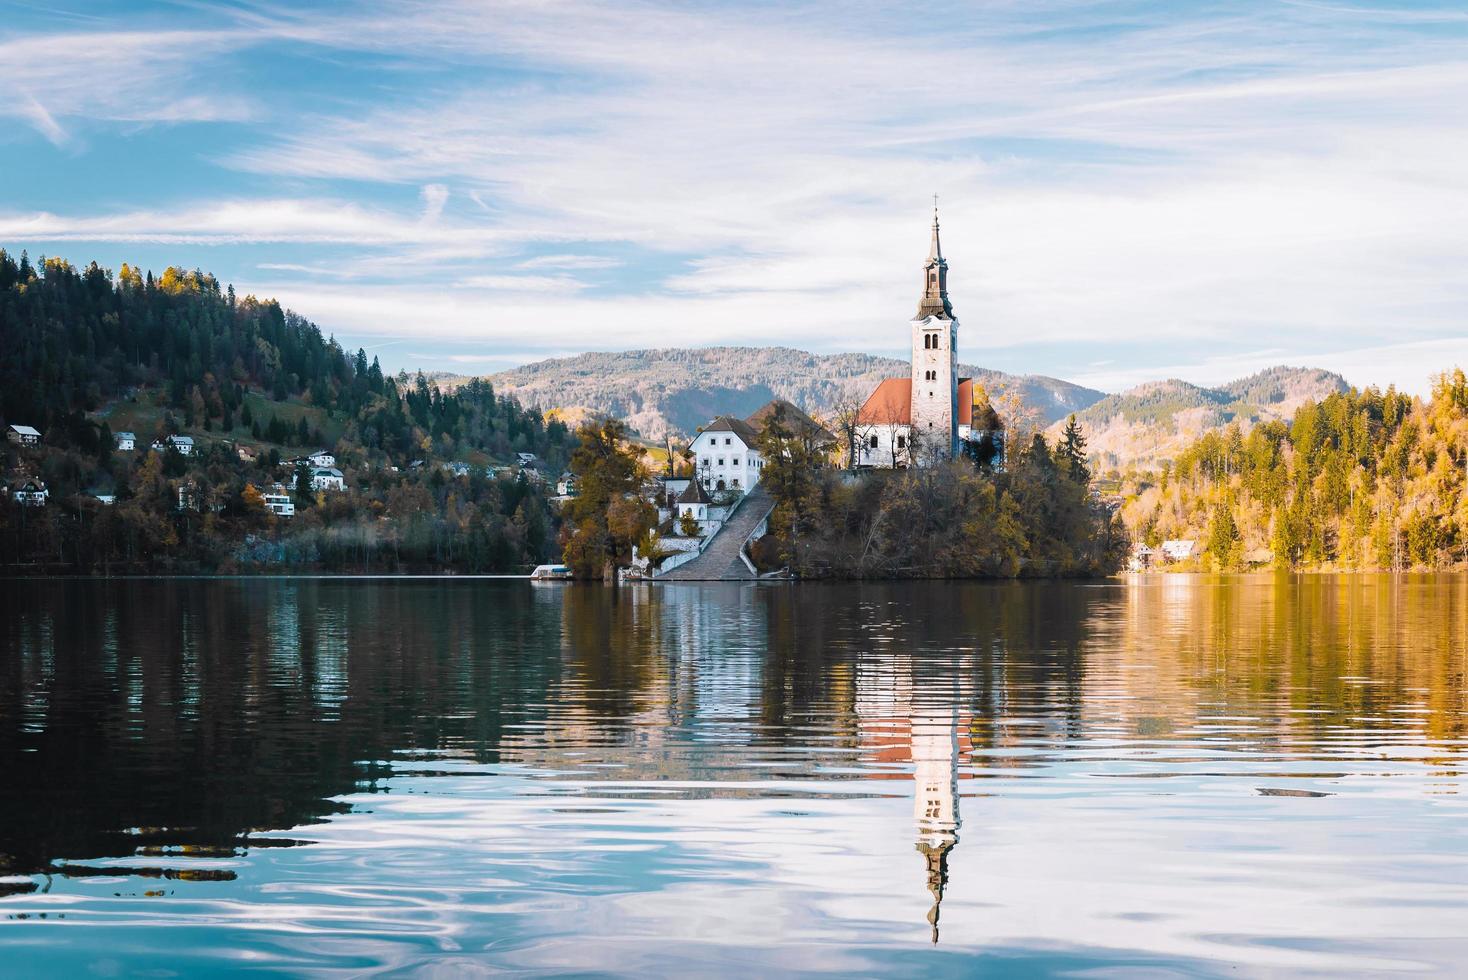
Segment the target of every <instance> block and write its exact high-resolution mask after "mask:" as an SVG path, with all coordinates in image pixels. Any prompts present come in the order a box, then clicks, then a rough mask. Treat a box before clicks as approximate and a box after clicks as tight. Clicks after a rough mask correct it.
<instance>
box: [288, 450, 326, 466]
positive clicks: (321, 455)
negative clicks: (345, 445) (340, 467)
mask: <svg viewBox="0 0 1468 980" xmlns="http://www.w3.org/2000/svg"><path fill="white" fill-rule="evenodd" d="M285 463H286V465H287V466H298V465H300V464H301V463H305V464H306V465H307V466H313V467H332V466H335V465H336V456H335V454H333V453H331V452H329V451H327V450H325V449H321V450H318V451H316V452H314V453H312V454H311V455H309V456H297V457H296V458H295V459H288V460H286V461H285Z"/></svg>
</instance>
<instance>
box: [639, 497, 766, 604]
mask: <svg viewBox="0 0 1468 980" xmlns="http://www.w3.org/2000/svg"><path fill="white" fill-rule="evenodd" d="M774 509H775V501H774V498H773V497H771V496H770V495H769V494H768V493H765V488H764V487H762V486H759V485H758V484H756V485H755V488H754V489H753V490H751V491H749V493H748V495H746V496H745V498H744V501H743V503H741V504H740V505H739V509H738V510H736V511H735V512H734V516H733V517H731V518H730V519H729V520H728V521H727V522H725V524H724V526H723V527H721V528H720V529H719V533H718V534H716V535H714V539H713V540H712V541H710V542H709V543H708V546H707V547H706V548H704V549H703V554H701V555H699V556H698V557H697V558H695V559H693V560H692V561H690V562H688V563H687V564H684V565H679V566H678V567H677V568H675V569H673V570H672V571H671V572H668V573H667V574H666V575H659V576H657V578H656V581H658V582H737V581H739V580H741V579H743V580H745V581H753V580H754V578H755V575H754V573H753V572H751V571H750V570H749V566H748V565H746V564H744V560H743V559H742V558H740V557H739V552H740V549H742V548H743V547H744V542H746V541H748V540H749V536H750V535H751V534H753V533H754V530H755V528H757V527H759V525H760V522H761V521H763V520H764V519H765V518H766V517H769V516H770V511H772V510H774Z"/></svg>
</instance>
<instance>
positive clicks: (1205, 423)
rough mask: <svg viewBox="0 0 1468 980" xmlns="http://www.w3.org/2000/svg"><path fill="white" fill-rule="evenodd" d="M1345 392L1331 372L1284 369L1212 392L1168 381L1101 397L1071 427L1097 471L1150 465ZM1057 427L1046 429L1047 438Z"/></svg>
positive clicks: (1343, 382)
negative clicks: (1214, 434)
mask: <svg viewBox="0 0 1468 980" xmlns="http://www.w3.org/2000/svg"><path fill="white" fill-rule="evenodd" d="M1349 388H1350V385H1349V384H1348V383H1347V382H1346V379H1345V378H1343V377H1342V376H1341V375H1339V374H1336V373H1334V372H1332V371H1326V370H1323V369H1321V368H1303V367H1289V366H1285V365H1277V366H1275V367H1270V368H1265V369H1263V370H1262V371H1256V372H1255V373H1254V374H1251V375H1247V376H1246V377H1243V378H1238V379H1235V380H1233V381H1229V382H1227V383H1225V384H1221V385H1217V386H1215V387H1206V386H1203V385H1195V384H1192V383H1191V382H1187V381H1183V380H1181V379H1179V378H1167V379H1164V380H1161V381H1148V382H1144V383H1143V384H1140V385H1137V386H1135V387H1133V388H1129V389H1127V390H1126V391H1123V392H1119V393H1117V394H1114V395H1107V396H1106V397H1105V398H1102V399H1100V400H1098V401H1096V402H1094V403H1092V404H1091V405H1088V406H1086V408H1084V409H1082V410H1081V411H1079V412H1077V413H1076V421H1077V422H1079V423H1080V425H1081V428H1082V431H1083V432H1084V433H1085V436H1086V441H1087V447H1086V448H1087V451H1088V453H1089V455H1090V457H1091V459H1092V460H1093V462H1095V463H1097V464H1099V465H1100V466H1101V468H1103V469H1107V468H1111V469H1116V468H1121V467H1125V466H1127V465H1141V466H1155V465H1156V464H1158V463H1160V462H1162V461H1163V460H1165V459H1168V458H1170V457H1171V456H1173V455H1175V454H1176V453H1177V452H1178V451H1179V450H1181V449H1182V448H1184V447H1185V446H1187V445H1188V444H1189V443H1191V442H1193V441H1194V440H1196V439H1197V438H1199V437H1200V436H1202V435H1204V434H1205V433H1207V432H1209V431H1212V430H1215V429H1221V428H1224V427H1225V426H1227V425H1230V424H1232V423H1234V422H1238V423H1240V424H1241V425H1243V427H1244V428H1245V429H1248V428H1251V427H1252V426H1254V425H1257V424H1258V423H1260V422H1265V421H1270V420H1274V419H1278V420H1288V419H1289V418H1291V417H1292V416H1293V415H1294V413H1295V409H1297V408H1299V407H1300V405H1302V404H1303V403H1304V402H1306V401H1307V400H1308V401H1319V400H1321V399H1322V398H1325V397H1326V396H1327V395H1330V394H1333V393H1335V392H1344V391H1347V390H1349ZM1060 426H1061V423H1055V424H1052V425H1051V428H1050V435H1051V436H1052V437H1053V436H1055V435H1057V434H1058V433H1059V429H1060Z"/></svg>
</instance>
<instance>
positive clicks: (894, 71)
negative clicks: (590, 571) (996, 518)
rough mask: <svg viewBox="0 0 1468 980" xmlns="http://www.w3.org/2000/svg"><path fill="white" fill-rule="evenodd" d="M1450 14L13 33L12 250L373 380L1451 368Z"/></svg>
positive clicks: (1464, 258) (1308, 12) (1456, 317)
mask: <svg viewBox="0 0 1468 980" xmlns="http://www.w3.org/2000/svg"><path fill="white" fill-rule="evenodd" d="M1465 41H1468V10H1465V9H1464V8H1463V7H1462V5H1461V4H1457V5H1450V4H1446V3H1443V4H1432V3H1412V4H1408V3H1384V2H1378V3H1345V2H1339V3H1338V2H1330V0H1322V2H1290V3H1284V2H1260V3H1251V2H1247V0H1241V2H1232V3H1173V2H1169V3H1140V2H1132V3H1104V2H1079V0H1074V2H1073V0H1025V2H1007V0H995V2H988V3H983V4H952V5H945V4H924V5H913V4H910V3H896V4H884V3H875V2H869V3H856V4H839V5H837V4H830V5H824V4H799V3H750V4H729V3H724V4H709V5H697V4H685V3H677V4H660V3H638V2H631V3H628V2H618V3H587V2H575V0H573V2H564V3H556V2H536V3H491V2H463V3H455V2H443V3H432V4H427V3H425V4H414V3H390V4H389V3H383V4H371V3H367V4H355V3H341V4H275V3H264V4H257V3H249V2H235V3H209V2H187V0H186V2H176V3H112V4H108V3H95V2H89V3H80V2H70V0H63V2H61V3H54V4H53V3H40V2H33V0H0V89H3V90H4V91H5V92H7V93H8V95H7V97H6V98H5V99H3V100H0V178H3V181H4V184H3V186H4V188H5V192H4V194H3V195H0V246H3V247H5V248H7V249H10V250H12V251H18V250H20V249H21V248H25V249H29V250H30V252H31V253H32V255H36V254H41V253H45V254H49V255H62V256H65V257H67V258H69V259H71V260H72V261H75V262H85V261H88V260H91V259H93V258H95V259H97V260H98V261H100V262H102V263H103V264H105V265H108V266H111V267H113V268H114V269H115V268H116V267H117V266H119V265H120V264H121V263H122V262H123V261H128V262H131V263H134V264H141V265H143V266H145V267H150V268H154V269H161V268H162V267H163V266H165V265H168V264H178V265H185V266H189V267H200V268H204V269H208V270H211V271H213V272H215V273H216V274H218V275H219V276H220V277H221V278H223V279H225V280H227V281H231V282H233V283H235V284H236V287H237V289H238V290H240V291H241V292H253V293H256V294H258V295H273V296H277V297H279V298H280V299H281V300H282V301H283V302H285V303H286V304H287V305H289V306H291V307H292V308H294V309H296V310H298V311H299V312H301V313H302V314H304V315H306V316H308V317H310V318H311V319H313V320H315V321H316V322H317V323H319V324H320V325H321V326H322V327H323V329H325V330H327V331H329V332H332V333H335V334H336V336H337V337H338V338H339V339H341V340H342V341H343V343H345V344H346V345H348V346H349V347H352V348H355V347H357V346H364V347H367V348H368V349H369V350H371V351H373V352H374V353H377V354H378V355H379V356H380V357H381V359H382V361H383V363H384V365H386V366H388V367H390V368H398V367H406V368H409V369H410V370H411V369H414V368H418V367H423V368H438V369H446V370H455V371H464V372H479V371H490V370H495V369H498V368H500V367H504V366H508V365H511V364H516V363H522V362H524V361H527V360H532V359H535V358H538V357H543V356H551V355H556V354H566V353H576V352H579V351H582V350H588V349H593V350H607V349H624V348H634V347H650V346H675V345H676V346H686V345H701V344H768V343H781V344H788V345H791V346H796V347H801V348H805V349H809V350H816V351H823V352H833V351H843V350H864V351H871V352H874V353H901V352H902V350H903V347H904V345H905V343H906V338H907V336H908V334H907V327H906V320H907V318H908V317H909V316H910V315H911V313H912V311H913V308H914V306H915V303H916V299H917V295H918V289H919V286H918V268H919V264H920V262H921V260H922V258H923V256H924V255H925V254H926V250H927V234H928V232H927V223H928V208H929V206H930V201H931V195H932V194H933V193H935V192H936V193H938V194H939V195H940V196H941V197H940V199H941V202H942V215H943V236H944V245H945V252H946V253H947V255H948V258H949V260H950V264H951V269H952V272H951V277H950V285H951V292H952V295H953V300H954V305H955V308H956V310H957V312H958V314H959V317H960V320H961V323H962V332H961V336H960V350H961V353H962V355H963V357H964V359H965V360H966V361H974V362H978V363H981V364H984V365H987V366H991V367H996V368H1000V369H1003V370H1010V371H1021V372H1034V373H1042V374H1051V375H1055V376H1059V377H1065V378H1069V379H1072V380H1077V381H1081V382H1083V383H1088V384H1092V385H1094V386H1096V387H1101V388H1106V389H1110V390H1116V389H1120V388H1122V387H1126V386H1128V385H1130V384H1134V383H1137V382H1139V381H1143V380H1148V379H1152V378H1158V377H1167V376H1178V377H1184V378H1187V379H1189V380H1193V381H1198V382H1203V383H1209V382H1219V381H1223V380H1227V379H1229V378H1232V377H1236V376H1239V375H1241V374H1245V373H1248V372H1249V371H1252V370H1255V369H1257V368H1259V367H1263V366H1266V365H1269V364H1275V363H1292V364H1308V365H1319V366H1323V367H1328V368H1333V369H1336V370H1340V371H1342V372H1343V373H1345V374H1346V376H1347V377H1348V378H1349V379H1350V380H1352V381H1353V382H1356V383H1359V384H1367V383H1378V384H1387V383H1396V384H1398V385H1400V386H1405V387H1408V388H1410V389H1413V390H1418V391H1420V390H1423V389H1424V388H1425V385H1426V380H1427V376H1428V374H1429V373H1431V372H1433V371H1436V370H1440V369H1442V368H1444V367H1448V366H1451V365H1452V364H1454V363H1458V364H1465V365H1468V316H1465V313H1468V279H1465V277H1464V274H1463V270H1464V269H1465V268H1468V235H1465V234H1464V232H1463V229H1464V228H1465V227H1468V168H1465V167H1464V166H1463V164H1462V161H1464V160H1465V159H1468V110H1465V108H1464V107H1465V106H1468V45H1465Z"/></svg>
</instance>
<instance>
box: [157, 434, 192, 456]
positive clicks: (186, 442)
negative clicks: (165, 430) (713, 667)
mask: <svg viewBox="0 0 1468 980" xmlns="http://www.w3.org/2000/svg"><path fill="white" fill-rule="evenodd" d="M169 446H172V447H173V448H174V449H176V450H178V454H179V455H180V456H192V455H193V454H194V437H193V436H169V437H168V438H167V439H157V440H154V442H153V447H152V448H153V451H154V452H155V453H161V452H163V450H165V449H167V448H168V447H169Z"/></svg>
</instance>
